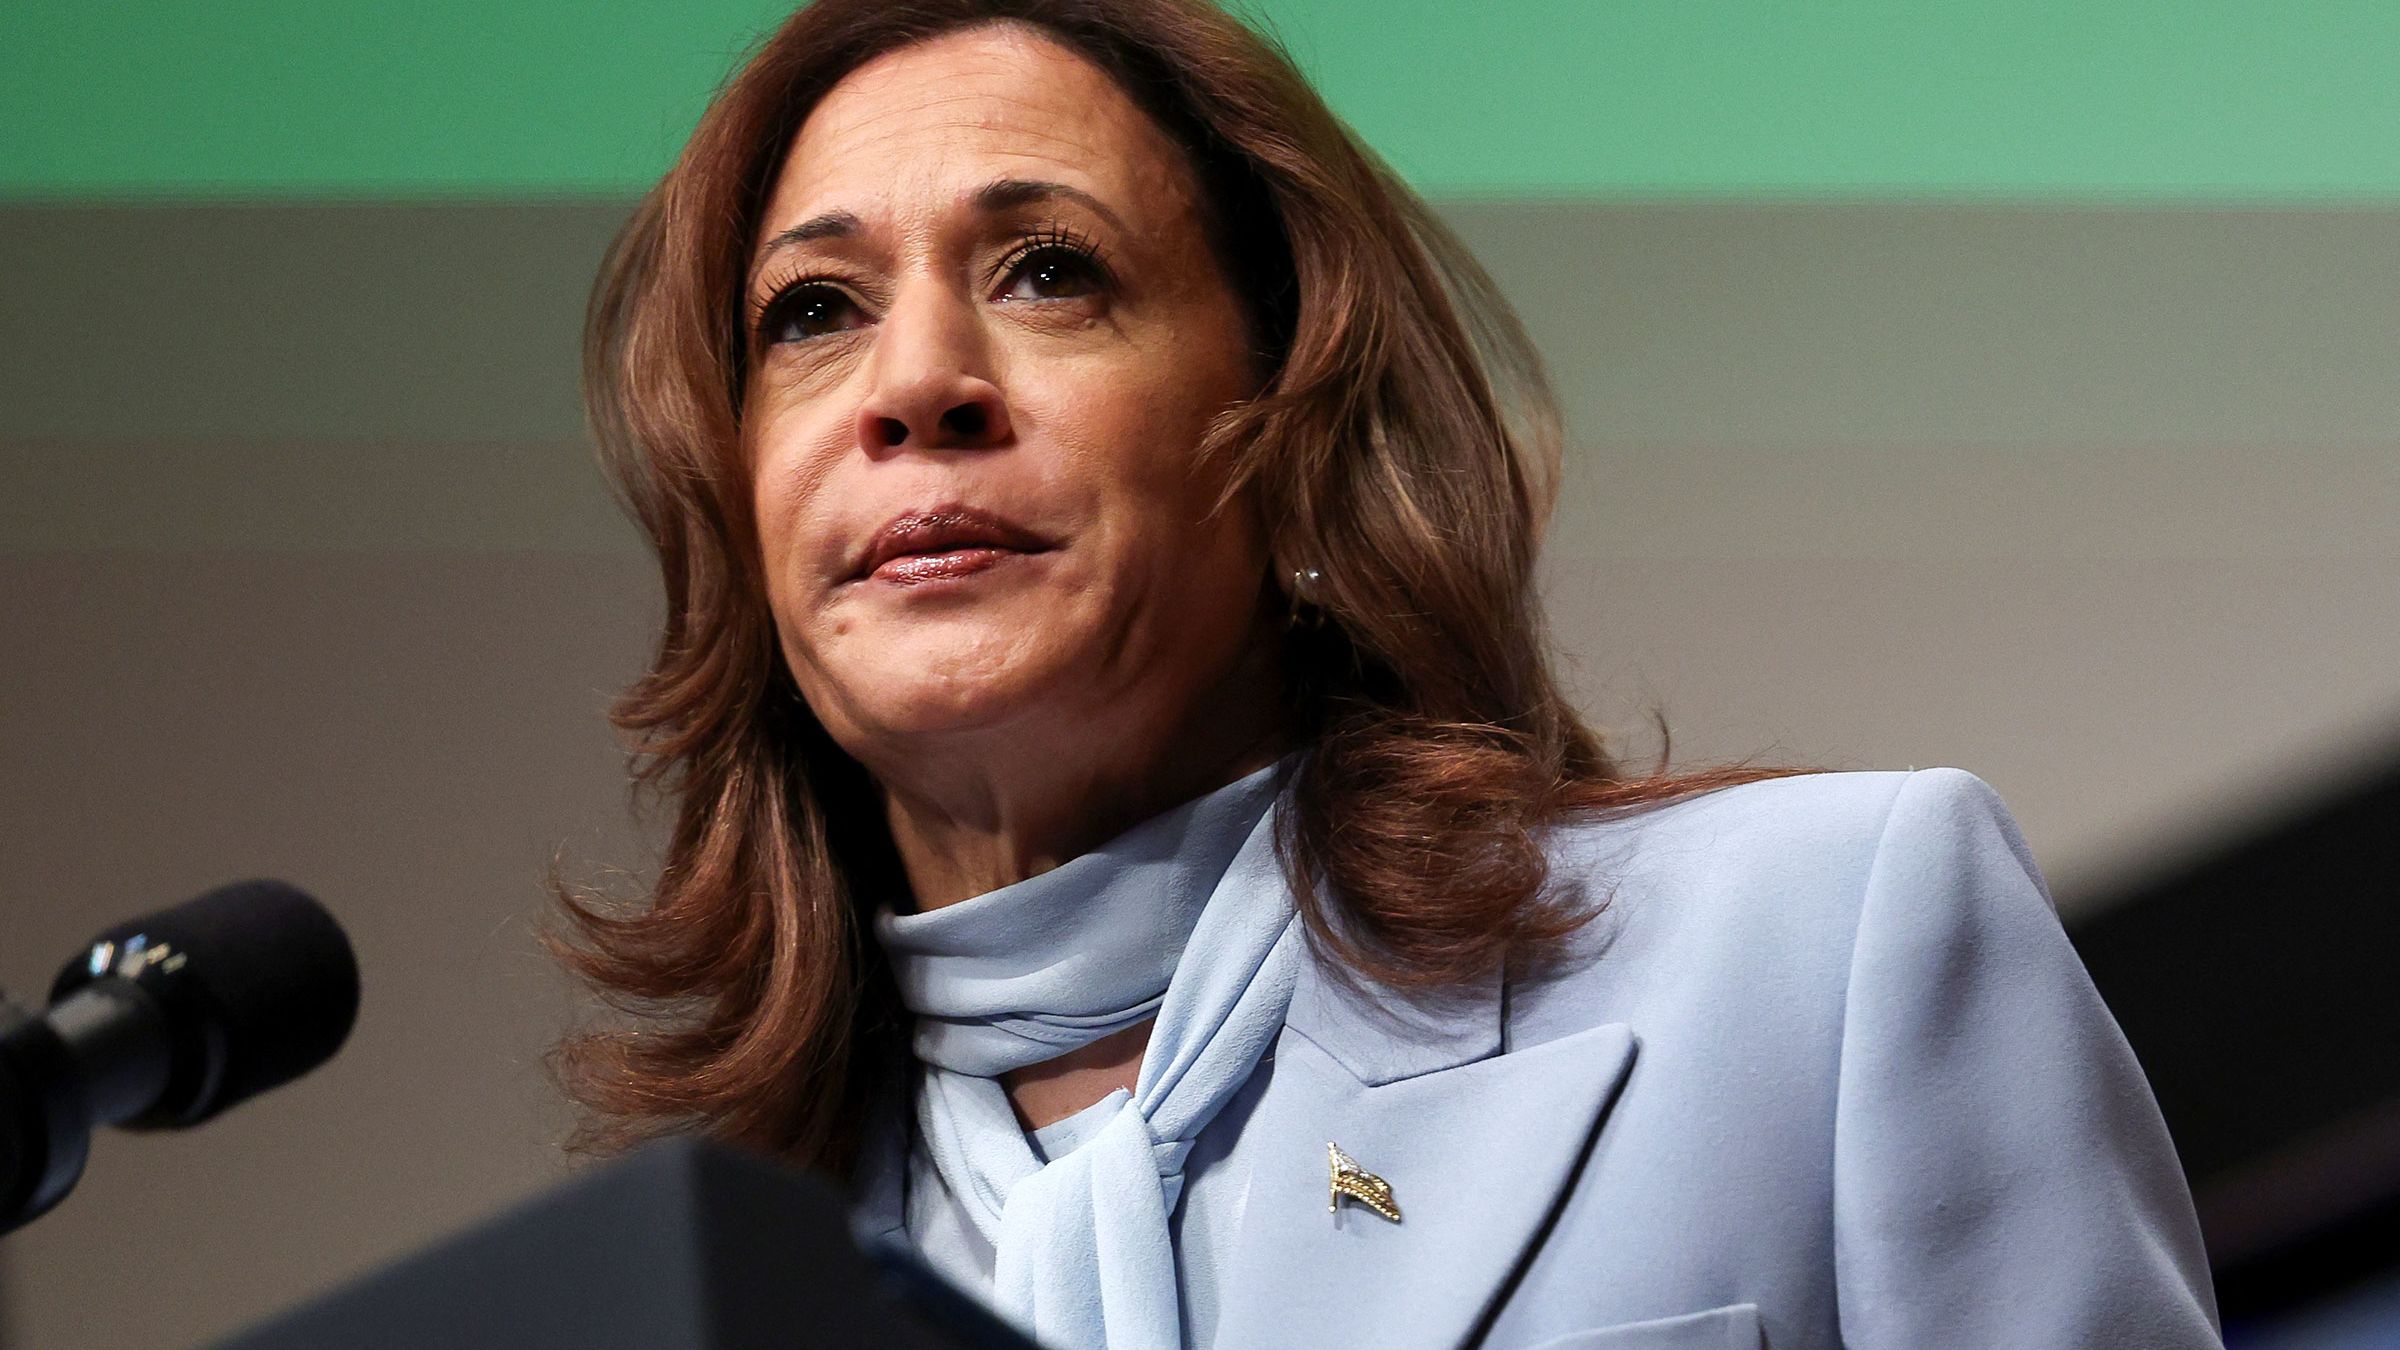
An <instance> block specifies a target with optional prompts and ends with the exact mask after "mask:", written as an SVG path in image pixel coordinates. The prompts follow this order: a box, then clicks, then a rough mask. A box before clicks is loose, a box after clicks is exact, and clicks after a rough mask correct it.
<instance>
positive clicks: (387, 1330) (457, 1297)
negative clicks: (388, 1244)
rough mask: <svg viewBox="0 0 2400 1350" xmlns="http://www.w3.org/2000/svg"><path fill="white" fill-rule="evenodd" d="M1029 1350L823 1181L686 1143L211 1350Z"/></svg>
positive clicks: (584, 1180) (616, 1168)
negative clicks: (866, 1240)
mask: <svg viewBox="0 0 2400 1350" xmlns="http://www.w3.org/2000/svg"><path fill="white" fill-rule="evenodd" d="M327 1346H341V1347H344V1348H345V1350H428V1347H432V1348H434V1350H485V1348H486V1347H490V1348H492V1350H498V1348H499V1347H508V1348H509V1350H549V1348H550V1347H558V1348H559V1350H567V1348H568V1347H573V1350H614V1348H615V1347H625V1350H637V1347H638V1350H686V1348H687V1347H688V1348H689V1350H754V1348H755V1350H766V1348H767V1347H774V1350H795V1348H796V1347H820V1346H821V1347H837V1346H876V1347H888V1350H935V1348H936V1347H959V1346H979V1347H994V1348H995V1350H997V1348H1000V1347H1006V1348H1007V1350H1030V1348H1031V1346H1032V1342H1030V1341H1028V1340H1026V1339H1024V1338H1023V1337H1021V1336H1019V1335H1017V1334H1016V1333H1015V1332H1013V1331H1011V1330H1010V1329H1008V1328H1007V1327H1006V1326H1004V1325H1003V1324H1001V1323H1000V1322H999V1321H998V1320H996V1319H994V1318H993V1317H991V1316H990V1315H989V1314H988V1313H986V1312H984V1311H983V1310H982V1308H981V1307H980V1306H979V1305H977V1304H976V1303H974V1302H973V1301H972V1300H970V1299H968V1298H967V1297H966V1296H965V1295H963V1294H960V1293H958V1292H957V1291H955V1290H953V1289H952V1288H950V1287H949V1286H948V1285H945V1284H943V1283H942V1282H941V1281H940V1280H939V1279H937V1278H936V1277H935V1276H934V1275H933V1274H932V1273H931V1272H929V1271H927V1270H925V1269H924V1268H923V1267H922V1266H919V1265H917V1264H916V1263H914V1262H913V1261H911V1260H909V1259H908V1258H907V1257H905V1256H903V1255H900V1254H897V1253H885V1252H875V1253H868V1252H862V1251H861V1250H860V1249H859V1247H858V1246H857V1245H856V1244H855V1242H854V1241H853V1240H852V1237H851V1230H850V1223H849V1216H848V1213H847V1210H846V1208H845V1206H844V1204H843V1202H842V1199H841V1197H840V1196H839V1195H838V1194H836V1193H835V1191H834V1190H833V1188H832V1187H831V1186H829V1185H827V1184H826V1183H825V1182H823V1181H821V1180H819V1179H817V1178H815V1177H812V1176H807V1175H803V1174H801V1173H798V1172H795V1171H792V1170H790V1169H789V1168H786V1167H784V1166H781V1165H779V1164H777V1163H775V1162H772V1161H770V1160H767V1159H764V1158H760V1157H757V1156H754V1155H752V1154H749V1153H745V1152H741V1151H739V1150H735V1149H731V1148H728V1147H725V1146H723V1145H720V1144H714V1143H707V1142H703V1141H700V1140H690V1139H684V1140H672V1141H667V1142H662V1143H658V1144H653V1145H651V1146H649V1147H648V1148H646V1149H644V1150H642V1151H641V1152H639V1153H636V1154H634V1155H632V1156H631V1157H628V1158H626V1159H625V1160H623V1161H621V1162H618V1163H616V1164H614V1165H612V1166H610V1167H607V1168H605V1169H602V1170H600V1171H596V1172H593V1173H591V1174H590V1175H588V1176H584V1177H581V1178H578V1179H576V1180H574V1181H571V1182H569V1183H567V1184H566V1185H563V1186H561V1187H559V1188H558V1189H556V1190H553V1191H551V1192H548V1193H547V1194H544V1195H541V1196H537V1197H535V1198H534V1199H533V1200H531V1201H529V1202H527V1203H525V1204H524V1205H522V1206H519V1207H518V1208H516V1209H514V1210H511V1211H509V1212H507V1213H505V1214H502V1215H500V1216H499V1217H497V1218H495V1219H492V1220H490V1221H489V1222H487V1223H484V1224H482V1225H481V1226H479V1227H476V1228H472V1229H469V1230H468V1231H467V1232H465V1233H462V1234H460V1235H458V1236H457V1237H454V1238H452V1239H450V1240H449V1241H447V1242H444V1243H442V1244H440V1245H438V1246H436V1247H433V1248H431V1249H430V1250H427V1251H424V1252H420V1253H418V1254H417V1255H415V1256H411V1257H407V1258H404V1259H403V1260H401V1261H399V1262H397V1263H395V1264H393V1265H390V1266H387V1267H385V1268H384V1269H382V1270H379V1271H375V1272H373V1273H371V1274H369V1275H367V1276H365V1277H364V1278H362V1279H360V1280H358V1281H357V1282H355V1283H353V1284H351V1285H349V1286H347V1287H345V1288H342V1289H338V1290H336V1291H334V1292H333V1293H331V1294H328V1295H326V1296H325V1297H323V1298H321V1299H318V1300H317V1301H315V1302H313V1303H309V1304H307V1305H305V1306H303V1307H300V1308H298V1309H295V1310H293V1311H292V1312H289V1313H286V1314H285V1315H283V1316H281V1317H278V1318H276V1319H274V1320H273V1321H271V1322H268V1323H267V1324H265V1325H263V1326H260V1327H257V1328H254V1329H253V1330H251V1331H249V1332H247V1333H245V1334H243V1335H241V1336H237V1337H235V1338H234V1339H232V1340H230V1341H227V1342H224V1343H223V1345H222V1346H221V1347H220V1350H303V1347H305V1348H306V1350H323V1347H327Z"/></svg>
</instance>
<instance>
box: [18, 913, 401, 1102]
mask: <svg viewBox="0 0 2400 1350" xmlns="http://www.w3.org/2000/svg"><path fill="white" fill-rule="evenodd" d="M111 978H115V979H125V980H131V981H132V982H133V983H134V984H136V985H138V986H140V987H141V989H142V990H144V991H145V992H146V993H148V994H149V995H150V996H151V998H152V999H154V1000H156V1002H157V1005H158V1007H159V1010H160V1011H161V1013H162V1014H163V1015H164V1016H165V1019H166V1022H167V1024H168V1028H169V1033H170V1037H171V1039H172V1042H173V1050H172V1062H171V1064H170V1067H169V1069H168V1075H167V1087H166V1091H165V1092H164V1093H163V1094H162V1095H161V1096H160V1098H159V1100H158V1103H157V1105H155V1106H153V1107H152V1108H150V1109H149V1110H147V1111H145V1112H143V1113H142V1114H140V1115H138V1116H136V1117H134V1118H133V1119H131V1120H128V1121H126V1122H124V1123H125V1125H126V1126H127V1127H128V1128H132V1129H180V1128H182V1127H184V1126H187V1125H197V1124H199V1123H200V1122H202V1121H204V1120H207V1119H208V1118H210V1117H211V1116H214V1115H216V1114H217V1113H218V1112H220V1111H223V1110H224V1109H225V1108H227V1107H229V1106H232V1105H233V1104H235V1103H236V1102H239V1101H242V1100H244V1099H246V1098H249V1097H251V1096H253V1095H255V1094H257V1093H260V1092H264V1091H266V1090H267V1089H268V1088H271V1087H277V1086H280V1085H282V1084H284V1083H288V1082H290V1081H291V1080H293V1079H294V1078H297V1077H299V1076H300V1075H301V1074H304V1073H307V1072H308V1071H309V1070H311V1069H313V1068H315V1067H317V1066H318V1065H320V1064H322V1063H324V1062H325V1061H326V1060H328V1059H331V1058H332V1057H333V1054H334V1052H335V1051H337V1050H339V1049H341V1048H342V1042H343V1041H344V1040H345V1039H346V1038H348V1036H349V1035H350V1025H351V1023H352V1022H354V1021H356V1020H357V1018H358V960H357V958H356V957H355V956H354V955H353V954H352V953H351V950H350V939H349V938H348V937H346V936H344V935H343V933H342V927H341V925H340V924H338V923H336V922H334V918H333V915H331V914H329V913H327V912H326V910H325V907H324V906H323V905H320V904H318V903H317V902H316V901H315V900H314V899H312V898H310V897H309V896H308V895H307V894H306V893H305V892H303V891H301V890H299V889H297V888H296V887H293V886H288V885H286V884H284V883H283V882H280V881H239V882H235V883H234V884H232V885H230V886H220V887H218V888H217V889H215V890H213V891H210V892H209V893H208V894H206V895H203V896H200V897H199V898H198V899H195V900H187V901H185V902H184V903H182V904H180V905H177V906H175V907H174V908H172V909H166V910H161V911H159V912H158V913H156V914H152V915H150V916H148V917H146V918H141V919H135V920H132V921H131V922H128V923H121V924H118V925H117V926H116V927H114V928H111V929H109V930H108V931H106V932H104V933H102V934H100V935H99V936H98V937H96V938H94V939H92V943H91V946H90V948H89V949H88V950H87V951H86V952H85V954H84V955H83V956H81V957H79V958H77V959H76V960H73V961H70V962H68V963H67V965H66V966H65V968H64V969H62V970H60V971H59V973H58V979H57V980H56V981H55V982H54V983H53V984H52V985H51V987H50V999H51V1001H52V1002H53V1003H56V1002H58V1001H59V1000H61V999H63V998H65V997H66V996H67V995H69V994H72V993H74V992H75V991H76V990H78V989H81V988H82V987H84V986H85V985H88V984H91V983H93V982H94V981H98V980H105V979H111Z"/></svg>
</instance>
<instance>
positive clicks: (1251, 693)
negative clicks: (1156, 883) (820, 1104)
mask: <svg viewBox="0 0 2400 1350" xmlns="http://www.w3.org/2000/svg"><path fill="white" fill-rule="evenodd" d="M1281 689H1282V680H1281V677H1280V673H1279V672H1278V671H1276V670H1275V669H1274V668H1273V666H1272V663H1271V662H1263V661H1245V662H1244V663H1242V667H1241V668H1240V669H1239V670H1237V671H1236V672H1235V673H1234V675H1233V676H1232V677H1231V678H1229V679H1228V680H1226V681H1224V682H1222V683H1221V684H1220V685H1219V686H1218V687H1217V688H1216V689H1215V690H1214V691H1212V692H1211V694H1210V695H1209V696H1208V697H1206V698H1204V699H1202V700H1201V701H1200V703H1199V705H1198V706H1196V707H1192V708H1187V709H1183V710H1181V711H1180V712H1179V713H1178V714H1177V715H1176V716H1174V717H1172V718H1159V719H1155V720H1154V723H1153V725H1152V726H1150V727H1148V728H1144V727H1142V726H1139V725H1134V726H1126V725H1124V724H1123V722H1122V721H1116V722H1114V723H1111V722H1102V721H1097V720H1085V721H1083V722H1081V723H1080V724H1079V725H1076V726H1073V727H1044V728H1039V729H1031V730H1018V731H1017V732H1015V733H1014V734H1009V735H1005V736H988V737H979V738H976V739H977V741H978V742H979V743H977V744H974V745H971V746H954V747H950V748H949V749H950V750H951V751H953V752H952V753H941V752H936V753H928V754H924V755H920V756H918V757H917V762H918V763H920V764H924V763H939V764H941V765H942V766H943V767H944V770H945V771H944V772H941V773H932V774H916V775H909V776H907V777H885V776H880V775H879V776H878V782H879V784H880V785H881V787H882V790H883V808H884V820H885V823H886V824H887V825H888V826H889V828H890V830H891V837H892V846H893V850H894V852H895V853H897V855H898V857H899V860H900V866H901V870H902V872H903V873H904V874H905V876H906V877H907V880H908V885H909V890H910V892H911V894H912V895H913V896H914V898H915V901H916V907H917V908H918V909H919V910H920V911H922V910H929V909H938V908H940V907H941V906H944V905H949V904H955V903H957V902H958V901H960V900H966V899H970V898H972V897H974V896H978V895H982V894H984V893H985V892H987V891H993V890H998V889H999V888H1000V887H1002V886H1007V885H1011V884H1013V883H1015V882H1019V881H1022V880H1024V879H1025V878H1027V877H1030V876H1035V875H1038V874H1040V873H1042V872H1046V871H1048V870H1050V869H1051V868H1053V867H1056V866H1058V865H1059V864H1060V863H1063V862H1066V861H1068V860H1069V859H1071V858H1074V857H1077V856H1079V855H1081V854H1084V853H1088V852H1090V851H1091V850H1092V849H1093V848H1096V847H1098V846H1099V845H1101V844H1103V843H1106V842H1107V841H1108V840H1110V839H1112V838H1114V837H1115V836H1117V835H1119V834H1122V833H1123V832H1125V831H1126V830H1128V829H1130V828H1132V827H1133V826H1135V825H1138V824H1140V823H1141V822H1142V821H1145V820H1147V819H1149V818H1150V817H1152V816H1155V815H1158V814H1160V813H1161V812H1163V811H1166V810H1167V809H1169V808H1171V807H1173V806H1175V805H1177V804H1179V803H1181V802H1185V801H1188V800H1190V799H1191V798H1193V797H1197V796H1199V795H1201V794H1202V793H1205V792H1208V791H1210V790H1212V789H1214V788H1218V787H1222V786H1223V785H1225V784H1227V783H1230V782H1232V781H1233V780H1235V779H1237V778H1240V777H1242V776H1243V775H1245V774H1248V773H1252V772H1255V771H1256V770H1259V769H1263V768H1265V767H1266V766H1268V765H1269V764H1272V763H1274V762H1275V760H1276V758H1277V757H1278V756H1280V755H1281V754H1282V752H1283V750H1284V747H1285V735H1284V728H1283V721H1282V717H1281V714H1280V702H1281V699H1280V695H1281Z"/></svg>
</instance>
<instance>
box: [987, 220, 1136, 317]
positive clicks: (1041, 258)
mask: <svg viewBox="0 0 2400 1350" xmlns="http://www.w3.org/2000/svg"><path fill="white" fill-rule="evenodd" d="M1003 271H1004V272H1005V273H1006V284H1005V286H1004V287H1003V288H1002V290H1001V292H1000V294H999V296H998V297H997V298H999V299H1002V300H1072V299H1075V298H1078V297H1080V296H1086V295H1092V294H1094V293H1096V292H1098V291H1101V290H1104V289H1106V287H1107V285H1108V280H1109V278H1108V266H1107V264H1106V263H1103V262H1102V261H1101V260H1100V255H1099V250H1098V249H1096V248H1094V247H1093V246H1092V245H1091V244H1089V243H1087V242H1085V240H1084V239H1083V238H1082V236H1080V235H1078V234H1076V233H1074V232H1072V231H1068V230H1060V229H1046V230H1044V231H1042V232H1041V233H1040V234H1037V235H1035V236H1034V237H1033V238H1031V239H1028V240H1027V241H1026V242H1025V244H1024V245H1023V246H1022V247H1020V248H1019V249H1018V250H1017V252H1016V253H1015V254H1013V255H1012V256H1011V257H1010V258H1009V260H1008V261H1007V263H1005V264H1003Z"/></svg>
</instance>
